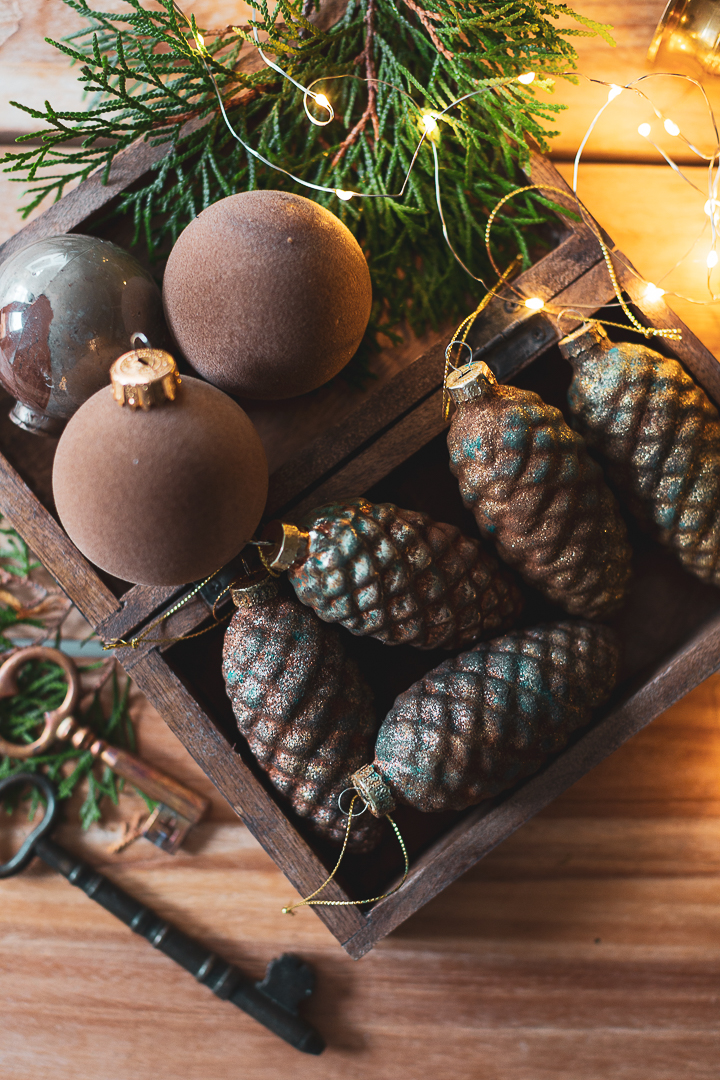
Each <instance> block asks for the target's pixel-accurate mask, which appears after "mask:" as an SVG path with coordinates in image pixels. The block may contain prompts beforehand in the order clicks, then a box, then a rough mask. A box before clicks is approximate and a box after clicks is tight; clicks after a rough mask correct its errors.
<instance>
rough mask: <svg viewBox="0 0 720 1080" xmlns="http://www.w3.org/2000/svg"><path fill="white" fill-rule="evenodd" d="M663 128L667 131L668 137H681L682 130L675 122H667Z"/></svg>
mask: <svg viewBox="0 0 720 1080" xmlns="http://www.w3.org/2000/svg"><path fill="white" fill-rule="evenodd" d="M663 127H664V128H665V130H666V131H667V133H668V135H679V134H680V128H679V127H678V126H677V124H676V123H675V121H674V120H666V121H665V123H664V124H663Z"/></svg>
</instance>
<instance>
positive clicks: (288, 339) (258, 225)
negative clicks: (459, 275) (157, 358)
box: [163, 191, 372, 398]
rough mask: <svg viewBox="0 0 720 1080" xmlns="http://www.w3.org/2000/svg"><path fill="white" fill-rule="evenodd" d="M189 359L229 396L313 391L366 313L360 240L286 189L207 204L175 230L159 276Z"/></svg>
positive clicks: (367, 288)
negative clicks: (177, 234) (179, 230)
mask: <svg viewBox="0 0 720 1080" xmlns="http://www.w3.org/2000/svg"><path fill="white" fill-rule="evenodd" d="M163 301H164V304H165V314H166V318H167V320H168V324H169V326H170V328H171V329H172V332H173V333H174V335H175V338H176V339H177V342H178V344H179V345H180V348H181V349H182V351H183V352H184V354H185V356H186V357H187V359H188V361H189V363H190V364H191V365H192V367H193V368H194V369H195V370H196V371H197V372H199V374H200V375H202V376H203V377H204V378H205V379H207V380H208V381H209V382H211V383H213V384H214V385H215V386H219V387H220V388H221V389H222V390H226V391H227V392H228V393H231V394H239V395H240V396H241V397H248V398H287V397H294V396H295V395H296V394H304V393H306V392H307V391H308V390H314V389H315V388H316V387H318V386H321V385H322V384H323V383H325V382H327V381H328V379H331V378H332V377H333V375H336V374H337V373H338V371H340V369H341V368H343V367H344V366H345V364H347V362H348V360H350V358H351V357H352V355H353V353H354V352H355V351H356V349H357V347H358V345H359V344H360V341H361V339H362V336H363V334H364V333H365V327H366V326H367V323H368V319H369V318H370V307H371V304H372V288H371V284H370V272H369V270H368V267H367V262H366V261H365V256H364V255H363V253H362V250H361V248H360V245H359V244H358V242H357V240H355V238H354V236H353V235H352V233H351V232H350V231H349V229H347V228H346V227H345V225H343V223H342V222H341V221H340V220H339V218H337V217H335V215H334V214H331V213H330V211H329V210H326V209H325V208H324V207H322V206H319V205H318V204H317V203H314V202H311V200H310V199H304V198H302V197H301V196H300V195H291V194H289V193H287V192H284V191H246V192H242V193H240V194H239V195H231V196H230V197H229V198H227V199H221V200H220V201H219V202H216V203H214V204H213V205H212V206H209V207H208V208H207V209H206V210H203V212H202V213H201V214H200V215H199V216H198V217H196V218H195V220H194V221H192V222H191V223H190V225H188V227H187V228H186V229H185V230H184V232H182V233H181V235H180V237H179V239H178V241H177V243H176V244H175V246H174V248H173V249H172V251H171V252H170V258H169V259H168V263H167V267H166V270H165V277H164V281H163Z"/></svg>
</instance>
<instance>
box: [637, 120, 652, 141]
mask: <svg viewBox="0 0 720 1080" xmlns="http://www.w3.org/2000/svg"><path fill="white" fill-rule="evenodd" d="M651 130H652V128H651V127H650V125H649V124H640V126H639V127H638V135H642V137H643V139H647V137H648V135H649V134H650V132H651Z"/></svg>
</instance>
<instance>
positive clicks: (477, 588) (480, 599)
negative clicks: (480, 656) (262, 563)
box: [265, 499, 522, 649]
mask: <svg viewBox="0 0 720 1080" xmlns="http://www.w3.org/2000/svg"><path fill="white" fill-rule="evenodd" d="M300 525H301V527H300V528H299V529H298V528H296V527H295V526H293V525H288V524H286V523H281V522H273V523H272V524H271V525H270V526H269V527H268V529H267V530H266V533H265V536H266V537H268V538H270V539H273V540H274V542H275V544H274V547H273V548H272V549H270V550H269V552H268V554H267V555H266V562H267V565H269V566H271V567H272V568H273V569H283V570H284V569H287V571H288V577H289V579H290V583H291V585H292V586H293V588H294V589H295V592H296V593H297V596H298V599H299V600H301V601H302V602H303V604H307V605H308V606H309V607H311V608H312V609H313V610H314V611H315V613H316V614H317V615H318V616H319V617H320V618H321V619H323V621H325V622H337V623H340V624H341V625H342V626H344V627H345V628H346V629H347V630H350V631H351V632H352V633H353V634H367V635H369V636H371V637H375V638H378V639H379V640H380V641H384V642H385V643H386V644H388V645H415V646H416V648H419V649H437V648H443V649H459V648H463V647H465V648H466V647H467V646H468V645H471V644H472V643H473V642H475V641H478V640H479V639H480V638H482V637H492V636H494V635H496V634H499V633H502V632H503V631H504V630H506V629H508V627H510V626H511V625H512V623H513V622H514V621H515V620H516V619H517V617H518V616H519V614H520V611H521V609H522V598H521V596H520V592H519V590H518V588H517V586H516V585H515V583H514V582H513V580H512V578H511V577H510V575H509V574H508V573H507V572H506V571H504V570H502V569H501V568H500V567H499V565H498V563H497V561H496V560H495V559H494V558H493V557H492V556H490V555H488V554H487V553H486V552H485V551H484V550H483V548H482V547H481V545H480V544H479V543H478V541H477V540H471V539H470V538H469V537H467V536H463V534H462V533H461V532H460V530H459V529H457V528H455V526H454V525H445V524H442V523H438V522H435V521H433V520H432V519H431V518H430V517H428V515H427V514H423V513H417V512H415V511H412V510H401V509H399V508H398V507H397V506H393V505H392V504H391V503H371V502H367V500H365V499H352V500H350V501H348V502H343V503H331V504H330V505H329V506H322V507H320V508H319V509H317V510H312V511H311V512H310V513H308V514H305V515H304V516H303V518H302V519H301V522H300Z"/></svg>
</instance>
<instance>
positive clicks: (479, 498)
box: [448, 362, 631, 618]
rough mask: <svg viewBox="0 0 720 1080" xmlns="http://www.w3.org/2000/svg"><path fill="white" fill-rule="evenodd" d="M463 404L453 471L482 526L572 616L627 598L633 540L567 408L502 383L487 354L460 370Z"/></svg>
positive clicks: (451, 444)
mask: <svg viewBox="0 0 720 1080" xmlns="http://www.w3.org/2000/svg"><path fill="white" fill-rule="evenodd" d="M448 391H449V393H450V395H451V397H452V398H453V400H454V401H455V404H456V405H457V410H456V412H455V415H454V416H453V419H452V424H451V426H450V433H449V435H448V448H449V451H450V469H451V471H452V472H453V473H454V475H455V476H456V477H457V479H458V483H459V485H460V493H461V495H462V497H463V500H464V501H465V503H466V505H467V506H468V507H470V509H471V510H472V511H473V513H474V515H475V520H476V521H477V523H478V527H479V529H480V531H481V533H482V534H483V535H484V536H486V537H488V538H491V539H493V540H494V541H495V544H496V546H497V551H498V554H499V555H500V557H501V558H502V559H503V560H504V561H505V562H506V563H508V564H509V565H510V566H513V567H514V568H515V569H516V570H517V571H518V572H519V573H520V574H522V576H523V577H524V578H525V580H526V581H528V582H530V584H531V585H534V586H535V588H537V589H539V590H540V591H541V592H543V593H544V594H545V595H546V596H547V597H549V599H550V600H553V601H554V602H555V603H558V604H561V605H562V606H563V607H564V608H565V609H566V611H568V612H570V614H572V615H580V616H583V617H584V618H598V617H601V616H604V615H607V614H609V613H610V612H612V611H614V610H615V609H616V608H618V607H619V606H620V604H621V603H622V600H623V597H624V594H625V588H626V585H627V581H628V578H629V576H630V554H631V552H630V547H629V545H628V543H627V536H626V530H625V524H624V522H623V520H622V518H621V516H620V511H619V508H618V506H617V503H616V501H615V498H614V496H613V495H612V493H611V491H610V489H609V488H608V486H607V484H606V483H605V480H604V478H603V474H602V470H601V469H600V466H599V465H598V464H597V463H596V462H595V461H593V459H592V458H591V457H590V456H589V454H588V453H587V449H586V446H585V443H584V441H583V439H582V438H581V437H580V436H579V435H578V434H576V433H575V432H573V431H571V429H570V428H569V427H568V426H567V424H566V423H565V421H564V420H563V417H562V414H561V413H560V411H559V410H558V409H556V408H554V407H553V406H551V405H546V404H545V402H544V401H542V399H541V398H540V397H538V395H537V394H534V393H532V392H531V391H528V390H521V389H518V388H517V387H515V386H501V385H499V384H498V382H497V381H496V379H495V376H494V375H493V373H492V372H491V371H490V368H489V367H487V365H486V364H483V363H482V362H479V363H473V364H468V365H467V366H466V367H464V368H460V369H459V370H458V371H455V372H453V373H452V374H451V376H450V378H449V379H448Z"/></svg>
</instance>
